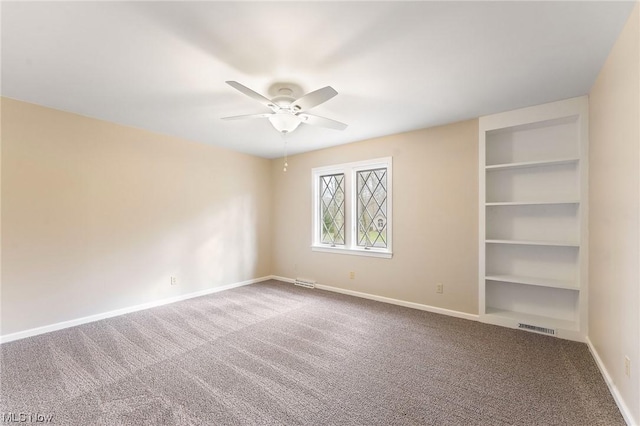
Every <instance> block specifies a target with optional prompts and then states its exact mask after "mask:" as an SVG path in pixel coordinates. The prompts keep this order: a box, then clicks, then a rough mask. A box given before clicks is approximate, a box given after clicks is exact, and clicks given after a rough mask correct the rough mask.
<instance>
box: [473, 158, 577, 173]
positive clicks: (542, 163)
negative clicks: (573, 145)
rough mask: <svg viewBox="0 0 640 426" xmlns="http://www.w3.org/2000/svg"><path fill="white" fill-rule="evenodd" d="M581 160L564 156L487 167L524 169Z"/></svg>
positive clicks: (492, 168)
mask: <svg viewBox="0 0 640 426" xmlns="http://www.w3.org/2000/svg"><path fill="white" fill-rule="evenodd" d="M578 162H580V160H579V159H578V158H563V159H560V160H546V161H524V162H518V163H505V164H492V165H487V166H486V167H485V169H486V170H487V171H491V170H504V169H523V168H527V167H545V166H558V165H562V164H574V163H575V164H578Z"/></svg>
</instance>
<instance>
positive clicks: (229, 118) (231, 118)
mask: <svg viewBox="0 0 640 426" xmlns="http://www.w3.org/2000/svg"><path fill="white" fill-rule="evenodd" d="M272 115H273V113H271V112H266V113H264V114H247V115H234V116H232V117H222V118H221V120H243V119H245V118H267V117H270V116H272Z"/></svg>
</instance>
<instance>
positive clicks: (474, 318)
mask: <svg viewBox="0 0 640 426" xmlns="http://www.w3.org/2000/svg"><path fill="white" fill-rule="evenodd" d="M271 278H272V279H274V280H278V281H283V282H287V283H293V282H294V281H295V280H294V279H292V278H286V277H280V276H277V275H272V276H271ZM316 288H317V289H318V290H325V291H331V292H334V293H341V294H347V295H349V296H355V297H360V298H362V299H369V300H375V301H377V302H383V303H389V304H391V305H398V306H404V307H405V308H412V309H418V310H420V311H427V312H433V313H435V314H441V315H447V316H450V317H456V318H463V319H467V320H471V321H478V315H476V314H468V313H466V312H460V311H454V310H451V309H445V308H438V307H436V306H431V305H423V304H421V303H415V302H407V301H405V300H399V299H392V298H391V297H384V296H378V295H375V294H369V293H362V292H359V291H353V290H345V289H343V288H338V287H332V286H328V285H324V284H318V283H316Z"/></svg>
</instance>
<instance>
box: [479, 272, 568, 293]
mask: <svg viewBox="0 0 640 426" xmlns="http://www.w3.org/2000/svg"><path fill="white" fill-rule="evenodd" d="M485 279H486V280H488V281H502V282H507V283H516V284H526V285H534V286H540V287H551V288H561V289H565V290H576V291H580V288H579V287H578V285H577V283H576V282H574V281H569V280H555V279H550V278H539V277H523V276H519V275H487V276H486V277H485Z"/></svg>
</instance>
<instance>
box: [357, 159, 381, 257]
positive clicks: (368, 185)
mask: <svg viewBox="0 0 640 426" xmlns="http://www.w3.org/2000/svg"><path fill="white" fill-rule="evenodd" d="M357 182H358V183H357V198H358V202H357V209H358V210H357V215H358V245H359V246H362V247H387V169H386V168H382V169H375V170H363V171H361V172H358V173H357Z"/></svg>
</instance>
